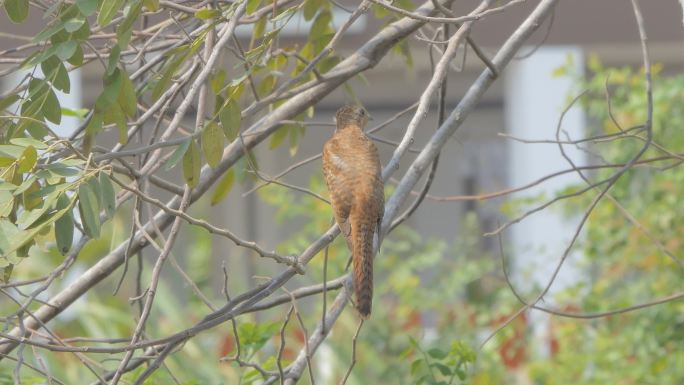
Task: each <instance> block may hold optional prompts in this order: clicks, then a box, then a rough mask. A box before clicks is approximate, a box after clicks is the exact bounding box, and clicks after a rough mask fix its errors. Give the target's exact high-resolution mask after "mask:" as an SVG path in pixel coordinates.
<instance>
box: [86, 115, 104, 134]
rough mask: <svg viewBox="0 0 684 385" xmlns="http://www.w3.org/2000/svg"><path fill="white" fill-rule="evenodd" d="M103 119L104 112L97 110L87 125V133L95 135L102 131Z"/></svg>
mask: <svg viewBox="0 0 684 385" xmlns="http://www.w3.org/2000/svg"><path fill="white" fill-rule="evenodd" d="M102 120H103V119H102V114H101V113H99V112H95V113H94V114H93V117H92V118H90V122H88V125H87V126H86V134H87V135H91V136H93V135H96V134H97V133H99V132H100V131H102Z"/></svg>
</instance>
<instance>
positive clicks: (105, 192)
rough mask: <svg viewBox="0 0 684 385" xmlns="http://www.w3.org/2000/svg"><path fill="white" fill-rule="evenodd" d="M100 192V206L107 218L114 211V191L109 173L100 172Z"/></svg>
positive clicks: (110, 216) (112, 214)
mask: <svg viewBox="0 0 684 385" xmlns="http://www.w3.org/2000/svg"><path fill="white" fill-rule="evenodd" d="M99 179H100V194H101V196H102V206H103V208H104V210H105V212H106V213H107V216H108V217H109V218H112V217H113V216H114V213H115V212H116V193H115V192H114V186H113V185H112V181H111V179H109V175H107V174H106V173H104V172H101V173H100V176H99Z"/></svg>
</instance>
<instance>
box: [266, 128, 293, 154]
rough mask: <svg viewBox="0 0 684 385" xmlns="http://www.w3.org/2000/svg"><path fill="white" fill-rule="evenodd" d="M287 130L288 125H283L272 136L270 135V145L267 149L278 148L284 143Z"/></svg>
mask: <svg viewBox="0 0 684 385" xmlns="http://www.w3.org/2000/svg"><path fill="white" fill-rule="evenodd" d="M288 131H289V128H288V125H284V126H282V127H280V128H278V129H277V130H276V131H275V132H274V133H273V135H271V143H270V145H269V147H270V148H271V149H274V148H277V147H279V146H280V145H281V144H283V142H285V139H286V138H287V134H288Z"/></svg>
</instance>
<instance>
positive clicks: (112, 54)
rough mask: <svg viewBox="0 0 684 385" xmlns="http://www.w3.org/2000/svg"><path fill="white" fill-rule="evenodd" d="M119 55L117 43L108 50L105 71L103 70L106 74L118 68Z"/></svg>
mask: <svg viewBox="0 0 684 385" xmlns="http://www.w3.org/2000/svg"><path fill="white" fill-rule="evenodd" d="M120 57H121V48H120V47H119V46H118V45H115V46H114V47H112V49H111V50H109V60H108V61H107V71H106V72H105V74H107V76H110V75H111V74H113V73H114V70H116V69H117V68H118V66H119V58H120Z"/></svg>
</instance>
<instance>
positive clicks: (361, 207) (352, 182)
mask: <svg viewBox="0 0 684 385" xmlns="http://www.w3.org/2000/svg"><path fill="white" fill-rule="evenodd" d="M335 117H336V121H337V128H336V130H335V134H334V135H333V137H332V138H330V140H328V141H327V142H326V143H325V145H324V146H323V174H324V176H325V182H326V184H327V185H328V191H329V192H330V200H331V203H332V209H333V214H334V216H335V222H337V225H338V226H339V227H340V231H341V232H342V234H343V235H344V236H345V238H346V239H347V246H348V247H349V249H350V250H351V252H352V262H353V271H354V274H353V275H354V295H355V297H356V301H355V307H356V310H357V311H358V312H359V314H360V316H361V318H363V319H368V317H369V316H370V313H371V305H372V302H373V235H376V236H378V235H379V234H380V225H381V223H382V216H383V214H384V210H385V196H384V184H383V182H382V175H381V172H382V167H381V165H380V157H379V156H378V149H377V148H376V147H375V144H373V142H371V140H370V139H368V136H366V134H364V132H363V128H364V126H365V125H366V123H367V122H368V112H366V110H364V109H363V108H362V107H359V106H344V107H342V108H340V109H339V110H337V114H336V115H335ZM378 246H379V242H378Z"/></svg>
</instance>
